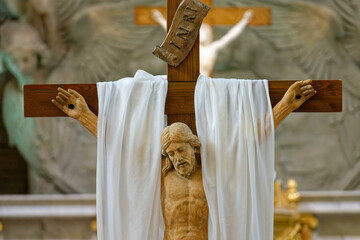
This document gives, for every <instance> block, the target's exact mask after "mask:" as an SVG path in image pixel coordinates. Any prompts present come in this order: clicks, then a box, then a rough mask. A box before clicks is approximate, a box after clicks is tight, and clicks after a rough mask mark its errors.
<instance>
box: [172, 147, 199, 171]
mask: <svg viewBox="0 0 360 240" xmlns="http://www.w3.org/2000/svg"><path fill="white" fill-rule="evenodd" d="M166 153H167V154H168V156H169V158H170V160H171V162H172V164H173V166H174V168H175V171H176V172H177V173H178V174H180V175H181V176H183V177H188V176H190V175H191V174H192V173H194V172H195V171H196V170H197V162H196V157H195V150H194V148H193V147H192V146H191V145H190V144H189V143H182V142H180V143H178V142H175V143H171V144H170V145H169V147H168V148H167V149H166Z"/></svg>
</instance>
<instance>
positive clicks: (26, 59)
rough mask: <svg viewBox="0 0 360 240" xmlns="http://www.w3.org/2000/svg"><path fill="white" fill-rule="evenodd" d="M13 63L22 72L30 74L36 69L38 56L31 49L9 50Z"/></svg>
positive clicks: (26, 74)
mask: <svg viewBox="0 0 360 240" xmlns="http://www.w3.org/2000/svg"><path fill="white" fill-rule="evenodd" d="M10 56H11V58H12V60H13V63H14V64H16V65H17V66H18V68H19V70H20V72H21V73H22V74H24V75H25V76H31V75H33V74H34V72H35V71H36V69H37V66H38V58H37V55H36V53H35V52H34V51H32V50H31V49H17V50H13V51H11V52H10Z"/></svg>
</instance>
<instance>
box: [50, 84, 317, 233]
mask: <svg viewBox="0 0 360 240" xmlns="http://www.w3.org/2000/svg"><path fill="white" fill-rule="evenodd" d="M58 90H59V93H58V95H57V96H56V98H55V99H52V102H53V103H54V104H55V105H56V106H57V107H58V108H59V109H61V110H62V111H63V112H64V113H66V114H67V115H69V116H70V117H72V118H74V119H76V120H78V121H79V122H80V123H81V124H82V125H83V126H85V127H86V128H87V129H88V130H89V131H90V132H92V133H93V134H94V135H95V136H96V135H97V116H96V115H95V114H94V113H93V112H91V111H90V110H89V108H88V106H87V104H86V102H85V99H84V98H83V97H82V96H81V95H80V94H79V93H77V92H76V91H74V90H72V89H68V90H67V91H66V90H64V89H62V88H59V89H58ZM315 93H316V91H315V90H314V89H313V87H312V86H311V80H305V81H297V82H295V83H294V84H293V85H291V86H290V87H289V89H288V90H287V91H286V93H285V95H284V97H283V98H282V99H281V101H280V102H279V103H278V104H277V105H276V106H275V107H274V108H273V116H274V125H275V129H276V128H277V126H278V125H279V124H280V122H281V121H282V120H283V119H285V118H286V116H288V115H289V114H290V113H291V112H292V111H294V110H296V109H297V108H299V107H300V106H301V105H302V104H303V103H304V102H305V101H306V100H308V99H309V98H311V97H312V96H313V95H314V94H315ZM161 145H162V154H163V156H164V158H163V162H162V174H161V175H162V176H161V205H162V210H163V218H164V222H165V233H164V239H165V240H171V239H198V240H206V239H207V238H208V237H207V234H208V215H209V214H208V213H209V211H208V206H207V201H206V196H205V191H204V187H203V182H202V170H201V163H200V158H197V157H196V155H197V154H198V153H199V150H200V145H201V144H200V142H199V140H198V138H197V136H195V135H194V134H193V133H192V132H191V130H190V128H189V127H188V126H187V125H185V124H183V123H174V124H172V125H170V126H168V127H166V128H165V129H164V130H163V132H162V134H161ZM159 160H160V159H159Z"/></svg>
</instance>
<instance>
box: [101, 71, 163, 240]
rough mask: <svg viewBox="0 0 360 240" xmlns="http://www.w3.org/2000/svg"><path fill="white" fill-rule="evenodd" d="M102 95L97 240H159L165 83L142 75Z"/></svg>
mask: <svg viewBox="0 0 360 240" xmlns="http://www.w3.org/2000/svg"><path fill="white" fill-rule="evenodd" d="M97 89H98V101H99V114H98V146H97V150H98V151H97V158H98V160H97V161H98V162H97V186H96V206H97V224H98V229H97V231H98V239H99V240H115V239H123V240H128V239H131V240H144V239H148V240H154V239H156V240H157V239H160V233H159V226H160V224H161V222H162V215H161V203H160V177H161V145H160V134H161V131H162V130H163V128H164V126H165V125H164V124H165V123H164V108H165V98H166V93H167V81H166V77H165V76H152V75H150V74H148V73H146V72H144V71H141V70H139V71H137V73H136V74H135V76H134V77H133V78H123V79H120V80H119V81H116V82H103V83H97Z"/></svg>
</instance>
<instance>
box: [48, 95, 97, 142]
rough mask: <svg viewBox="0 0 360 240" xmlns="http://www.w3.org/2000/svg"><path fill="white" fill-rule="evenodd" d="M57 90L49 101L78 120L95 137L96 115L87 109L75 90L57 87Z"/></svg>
mask: <svg viewBox="0 0 360 240" xmlns="http://www.w3.org/2000/svg"><path fill="white" fill-rule="evenodd" d="M58 90H59V92H58V95H57V96H56V98H55V99H52V100H51V102H52V103H53V104H55V105H56V106H57V107H58V108H59V109H60V110H61V111H63V112H64V113H66V114H67V115H69V117H72V118H74V119H76V120H78V121H79V122H80V123H81V124H82V125H83V126H84V127H85V128H86V129H87V130H89V131H90V132H91V133H92V134H94V135H95V136H96V137H97V120H98V117H97V116H96V115H95V114H94V113H93V112H92V111H91V110H90V109H89V107H88V105H87V103H86V101H85V99H84V97H83V96H81V95H80V93H78V92H77V91H75V90H72V89H68V91H66V90H64V89H62V88H58Z"/></svg>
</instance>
